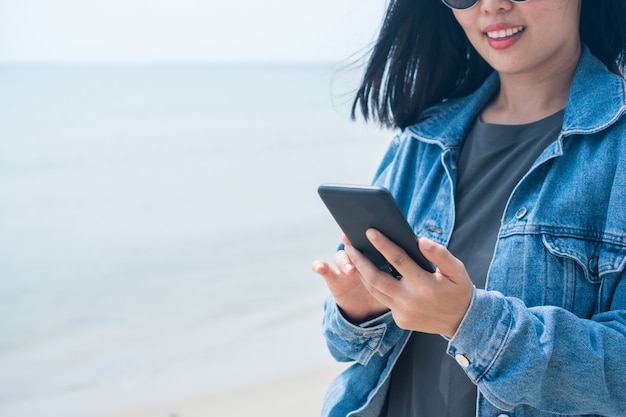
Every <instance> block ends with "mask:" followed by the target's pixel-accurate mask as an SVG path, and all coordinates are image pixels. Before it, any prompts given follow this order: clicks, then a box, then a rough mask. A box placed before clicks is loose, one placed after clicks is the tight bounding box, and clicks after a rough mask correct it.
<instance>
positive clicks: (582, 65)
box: [406, 45, 626, 148]
mask: <svg viewBox="0 0 626 417" xmlns="http://www.w3.org/2000/svg"><path fill="white" fill-rule="evenodd" d="M499 87H500V79H499V77H498V74H497V73H496V72H493V73H492V74H491V75H490V76H489V77H488V78H487V79H486V80H485V82H484V83H483V84H482V85H481V86H480V87H479V88H478V90H476V91H475V92H474V93H473V94H471V95H469V96H466V97H462V98H457V99H451V100H445V101H444V102H442V103H440V104H438V105H435V106H433V107H431V108H429V109H428V110H426V111H425V112H424V114H423V115H422V116H421V117H420V120H419V121H418V123H417V124H415V125H413V126H409V127H407V128H406V132H407V133H408V134H409V135H411V136H414V137H416V138H418V139H420V140H423V141H425V142H433V143H437V144H439V145H440V146H442V147H443V148H455V147H458V146H460V145H461V143H462V141H463V139H464V138H465V136H466V134H467V132H468V130H469V128H470V127H471V125H472V123H473V122H474V120H475V119H476V117H477V116H478V114H479V113H480V111H481V110H482V109H483V108H484V107H485V106H486V105H487V102H488V101H489V100H490V99H491V97H493V95H494V94H495V93H496V92H497V91H498V88H499ZM625 112H626V83H625V81H624V80H623V79H622V78H621V77H619V76H618V75H615V74H613V73H611V72H609V71H608V70H607V68H606V67H605V66H604V64H602V62H600V60H598V59H597V58H596V57H595V56H593V55H592V54H591V52H590V51H589V48H588V47H587V46H586V45H583V48H582V53H581V56H580V60H579V62H578V65H577V67H576V71H575V72H574V79H573V82H572V86H571V88H570V94H569V98H568V101H567V105H566V108H565V115H564V118H563V129H562V137H565V136H569V135H572V134H581V133H594V132H598V131H601V130H603V129H605V128H607V127H608V126H610V125H611V124H613V123H614V122H615V121H616V120H618V119H619V118H620V117H621V116H622V115H623V114H624V113H625Z"/></svg>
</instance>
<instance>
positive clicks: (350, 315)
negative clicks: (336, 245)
mask: <svg viewBox="0 0 626 417" xmlns="http://www.w3.org/2000/svg"><path fill="white" fill-rule="evenodd" d="M343 241H344V243H346V244H350V242H349V241H348V240H347V238H346V237H345V236H344V237H343ZM334 261H335V265H336V266H337V267H336V268H333V267H332V266H331V265H330V264H328V262H326V261H315V262H313V272H315V273H317V274H319V275H321V276H322V278H324V281H326V285H327V286H328V289H329V290H330V292H331V294H332V295H333V298H334V299H335V302H336V303H337V306H338V307H339V308H340V309H341V311H342V313H343V315H344V316H345V318H346V319H347V320H349V321H350V322H352V323H354V324H359V323H363V322H364V321H367V320H369V319H372V318H375V317H377V316H379V315H381V314H383V313H385V312H387V311H389V309H388V308H387V306H385V305H384V304H381V303H380V302H379V301H378V300H376V299H375V298H374V297H373V296H372V295H371V294H370V293H369V291H368V290H367V289H366V288H365V286H364V285H363V282H362V281H361V276H360V274H359V271H357V269H356V268H355V267H354V265H353V264H352V262H351V261H350V258H349V257H348V255H347V254H346V252H345V251H343V250H340V251H338V252H337V253H336V254H335V258H334Z"/></svg>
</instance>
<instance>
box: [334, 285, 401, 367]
mask: <svg viewBox="0 0 626 417" xmlns="http://www.w3.org/2000/svg"><path fill="white" fill-rule="evenodd" d="M324 309H325V314H324V323H323V328H324V336H325V337H326V342H327V344H328V347H329V349H330V351H331V353H332V354H333V356H334V357H335V358H336V359H338V360H353V361H356V362H358V363H360V364H362V365H366V364H367V363H368V362H369V361H370V360H371V358H372V357H373V356H374V355H375V354H378V355H380V356H384V355H385V354H387V353H388V352H389V351H390V350H391V349H392V348H393V347H394V346H395V345H396V343H398V341H400V340H401V339H402V338H403V336H405V335H406V333H408V332H407V331H406V330H402V329H400V328H399V327H398V326H396V324H395V322H394V321H393V317H392V315H391V312H388V313H385V314H383V315H381V316H378V317H376V318H374V319H372V320H369V321H366V322H364V323H361V324H360V325H355V324H352V323H350V322H349V321H348V320H347V319H346V318H345V317H344V316H343V314H342V313H341V311H340V310H339V307H338V306H337V304H336V303H335V300H334V299H333V298H332V296H330V297H328V298H327V299H326V304H325V306H324Z"/></svg>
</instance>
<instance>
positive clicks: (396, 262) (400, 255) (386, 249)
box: [365, 229, 417, 277]
mask: <svg viewBox="0 0 626 417" xmlns="http://www.w3.org/2000/svg"><path fill="white" fill-rule="evenodd" d="M365 233H366V235H367V238H368V239H369V241H370V242H371V243H372V245H374V247H375V248H376V249H378V251H379V252H380V253H381V254H382V255H383V256H384V257H385V259H386V260H387V261H388V262H389V263H390V264H391V265H393V267H394V268H396V270H397V271H398V272H399V273H400V275H402V276H403V277H404V276H412V275H414V271H415V267H416V265H417V264H416V263H415V261H413V259H411V257H410V256H409V255H407V253H406V252H405V251H404V250H403V249H402V248H400V247H399V246H398V245H396V244H395V243H393V242H392V241H391V240H390V239H389V238H387V237H386V236H385V235H383V234H382V233H380V232H379V231H378V230H376V229H368V230H367V231H366V232H365ZM416 244H417V242H416Z"/></svg>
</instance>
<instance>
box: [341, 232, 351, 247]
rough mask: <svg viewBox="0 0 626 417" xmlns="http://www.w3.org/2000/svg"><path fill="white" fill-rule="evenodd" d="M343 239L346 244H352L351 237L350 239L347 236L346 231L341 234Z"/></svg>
mask: <svg viewBox="0 0 626 417" xmlns="http://www.w3.org/2000/svg"><path fill="white" fill-rule="evenodd" d="M341 241H342V242H343V244H344V245H352V243H350V239H348V236H346V234H345V233H344V234H342V235H341Z"/></svg>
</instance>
